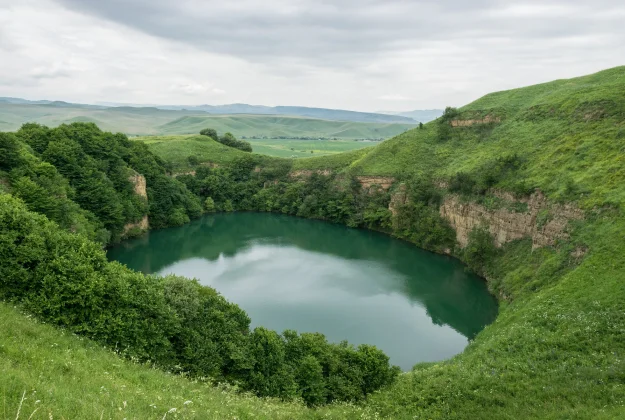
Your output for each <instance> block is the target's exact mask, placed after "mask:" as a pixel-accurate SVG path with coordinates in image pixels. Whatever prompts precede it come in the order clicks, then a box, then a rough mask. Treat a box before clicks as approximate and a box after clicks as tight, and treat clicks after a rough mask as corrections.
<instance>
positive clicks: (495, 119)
mask: <svg viewBox="0 0 625 420" xmlns="http://www.w3.org/2000/svg"><path fill="white" fill-rule="evenodd" d="M498 122H501V118H499V117H493V116H490V115H487V116H485V117H484V118H481V119H474V120H451V121H450V122H449V124H451V126H452V127H471V126H472V125H477V124H489V123H498Z"/></svg>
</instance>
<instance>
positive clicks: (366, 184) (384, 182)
mask: <svg viewBox="0 0 625 420" xmlns="http://www.w3.org/2000/svg"><path fill="white" fill-rule="evenodd" d="M356 179H357V180H358V182H360V185H361V186H362V188H363V189H364V190H369V189H371V187H373V186H374V185H377V186H379V187H380V188H382V189H383V190H388V189H389V188H391V186H392V185H393V183H394V182H395V178H393V177H391V176H357V177H356Z"/></svg>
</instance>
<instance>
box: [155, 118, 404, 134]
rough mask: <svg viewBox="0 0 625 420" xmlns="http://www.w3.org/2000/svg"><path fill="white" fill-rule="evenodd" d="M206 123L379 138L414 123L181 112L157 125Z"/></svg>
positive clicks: (188, 129)
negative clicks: (167, 121) (172, 119)
mask: <svg viewBox="0 0 625 420" xmlns="http://www.w3.org/2000/svg"><path fill="white" fill-rule="evenodd" d="M206 127H211V128H214V129H216V130H217V131H218V132H220V133H223V132H226V131H229V132H231V133H232V134H234V135H235V136H237V137H241V136H248V137H249V136H261V137H269V138H279V137H287V138H289V137H326V138H333V137H337V138H349V139H356V138H360V139H362V138H365V139H379V138H388V137H392V136H394V135H397V134H399V133H401V132H403V131H406V130H409V129H411V128H413V127H414V125H413V124H380V123H355V122H345V121H329V120H320V119H315V118H301V117H287V116H280V115H277V116H276V115H204V116H183V117H180V118H179V119H176V120H174V121H171V122H169V123H167V124H164V125H161V126H159V127H157V130H158V131H159V132H161V133H163V134H191V133H199V132H200V130H202V129H203V128H206Z"/></svg>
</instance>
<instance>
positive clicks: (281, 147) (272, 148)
mask: <svg viewBox="0 0 625 420" xmlns="http://www.w3.org/2000/svg"><path fill="white" fill-rule="evenodd" d="M247 141H249V142H250V143H251V144H252V148H253V149H254V152H255V153H260V154H263V155H268V156H275V157H282V158H309V157H312V156H327V155H333V154H336V153H342V152H348V151H350V150H358V149H362V148H365V147H372V146H375V145H377V144H378V143H379V142H372V141H355V140H298V139H263V140H255V139H248V140H247Z"/></svg>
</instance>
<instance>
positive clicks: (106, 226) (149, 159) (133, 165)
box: [0, 123, 202, 245]
mask: <svg viewBox="0 0 625 420" xmlns="http://www.w3.org/2000/svg"><path fill="white" fill-rule="evenodd" d="M167 169H168V168H167V165H166V164H165V162H163V161H162V160H161V159H160V158H158V157H157V156H156V155H154V154H153V153H151V152H150V151H149V150H148V148H147V146H146V145H145V144H143V143H141V142H132V141H130V140H128V138H127V137H126V136H125V135H123V134H112V133H107V132H103V131H101V130H100V129H99V128H98V127H97V126H96V125H94V124H91V123H74V124H71V125H61V126H59V127H57V128H52V129H51V128H48V127H45V126H42V125H38V124H25V125H24V126H22V128H21V129H20V130H19V131H17V132H16V133H0V180H2V183H3V184H4V186H5V189H7V190H8V191H9V192H11V193H12V194H13V195H15V196H16V197H19V198H21V199H22V200H23V201H24V202H25V203H26V205H27V206H28V208H29V209H30V210H32V211H36V212H38V213H42V214H44V215H46V216H47V217H48V218H49V219H50V220H53V221H55V222H56V223H58V224H59V225H60V226H61V227H63V228H65V229H69V230H71V231H73V232H78V233H82V234H85V235H86V236H87V237H88V238H89V239H92V240H95V241H97V242H100V243H101V244H103V245H107V244H109V243H112V242H117V241H119V240H120V239H121V238H122V237H123V236H128V235H129V234H132V233H133V232H128V231H126V229H125V226H126V225H128V224H132V223H136V222H138V221H139V220H141V219H142V218H143V217H144V216H145V215H146V214H147V215H148V216H149V219H150V225H151V226H152V227H154V228H161V227H166V226H177V225H181V224H184V223H186V222H188V221H189V220H190V219H191V218H194V217H198V216H200V215H201V214H202V207H201V204H200V202H199V200H198V199H197V197H196V196H194V195H193V194H191V193H190V192H189V191H188V190H187V189H186V187H185V186H184V185H183V184H181V183H180V182H178V181H176V180H175V179H172V178H171V177H169V176H167ZM139 174H141V175H143V176H145V179H146V184H147V195H148V197H149V201H148V200H147V199H146V198H145V197H141V196H140V195H139V194H137V193H136V192H135V185H134V183H133V182H132V178H133V177H136V176H138V175H139Z"/></svg>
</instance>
